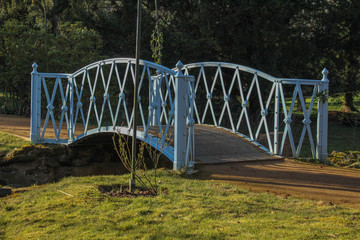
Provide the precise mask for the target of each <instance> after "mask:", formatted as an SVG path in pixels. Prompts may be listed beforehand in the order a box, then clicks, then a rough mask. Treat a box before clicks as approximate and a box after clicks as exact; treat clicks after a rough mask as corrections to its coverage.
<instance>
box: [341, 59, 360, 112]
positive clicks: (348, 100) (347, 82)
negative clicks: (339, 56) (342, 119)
mask: <svg viewBox="0 0 360 240" xmlns="http://www.w3.org/2000/svg"><path fill="white" fill-rule="evenodd" d="M352 81H354V78H353V74H352V72H351V62H350V61H346V64H345V79H344V82H343V84H344V85H343V86H344V91H345V93H344V98H343V105H342V107H341V109H340V111H341V112H354V111H358V110H357V109H356V108H355V106H354V100H353V94H352V91H353V89H352V87H353V86H352Z"/></svg>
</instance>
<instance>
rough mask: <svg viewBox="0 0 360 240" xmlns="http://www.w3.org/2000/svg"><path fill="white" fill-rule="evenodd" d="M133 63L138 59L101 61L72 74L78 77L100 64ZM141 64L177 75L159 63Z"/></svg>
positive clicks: (140, 61) (141, 63)
mask: <svg viewBox="0 0 360 240" xmlns="http://www.w3.org/2000/svg"><path fill="white" fill-rule="evenodd" d="M113 62H115V63H129V62H130V63H133V64H135V62H136V59H135V58H109V59H105V60H101V61H97V62H94V63H91V64H89V65H87V66H85V67H82V68H80V69H79V70H77V71H75V72H74V73H72V74H70V76H71V77H77V76H78V75H79V74H81V73H82V72H83V71H84V70H90V69H92V68H95V67H97V66H98V65H99V64H103V65H105V64H110V63H113ZM139 64H140V65H147V66H149V67H152V68H155V69H160V70H163V71H164V72H165V73H168V74H170V75H175V74H176V72H175V71H174V70H172V69H170V68H167V67H165V66H162V65H159V64H157V63H153V62H149V61H146V60H142V59H140V60H139Z"/></svg>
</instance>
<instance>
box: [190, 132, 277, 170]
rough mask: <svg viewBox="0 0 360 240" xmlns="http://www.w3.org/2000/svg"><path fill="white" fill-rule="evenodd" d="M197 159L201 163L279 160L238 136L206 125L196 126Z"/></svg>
mask: <svg viewBox="0 0 360 240" xmlns="http://www.w3.org/2000/svg"><path fill="white" fill-rule="evenodd" d="M195 158H196V160H198V161H199V163H225V162H241V161H253V160H275V159H279V158H278V157H275V156H272V155H269V154H268V153H266V152H264V151H263V150H261V149H260V148H259V147H257V146H255V145H254V144H252V143H250V142H249V141H247V140H245V139H243V138H242V137H240V136H238V135H236V134H233V133H231V132H228V131H226V130H223V129H220V128H216V127H211V126H204V125H195Z"/></svg>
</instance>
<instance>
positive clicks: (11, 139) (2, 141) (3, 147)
mask: <svg viewBox="0 0 360 240" xmlns="http://www.w3.org/2000/svg"><path fill="white" fill-rule="evenodd" d="M28 144H31V143H30V142H29V141H26V140H24V139H22V138H20V137H15V136H13V135H11V134H8V133H4V132H0V158H1V156H4V155H6V154H7V153H8V152H10V151H11V150H14V149H15V148H20V147H22V146H25V145H28Z"/></svg>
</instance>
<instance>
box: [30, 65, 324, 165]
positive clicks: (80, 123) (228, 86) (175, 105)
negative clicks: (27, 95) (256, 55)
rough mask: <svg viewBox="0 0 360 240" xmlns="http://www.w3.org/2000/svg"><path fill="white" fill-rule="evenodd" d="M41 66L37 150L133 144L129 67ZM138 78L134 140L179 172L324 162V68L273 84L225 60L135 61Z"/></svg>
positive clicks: (35, 84)
mask: <svg viewBox="0 0 360 240" xmlns="http://www.w3.org/2000/svg"><path fill="white" fill-rule="evenodd" d="M37 68H38V66H37V64H36V63H34V64H33V72H32V73H31V75H32V80H31V81H32V82H31V84H32V86H31V97H32V98H31V134H30V138H31V141H32V142H33V143H36V144H37V143H53V144H71V143H75V142H76V141H78V140H79V139H82V138H84V137H86V136H89V135H92V134H99V133H104V132H118V133H120V134H125V135H129V136H132V128H131V122H132V118H133V117H134V111H133V106H132V103H133V100H134V99H133V89H134V83H135V73H134V69H135V59H132V58H114V59H107V60H103V61H99V62H95V63H92V64H90V65H88V66H85V67H83V68H81V69H79V70H78V71H76V72H74V73H70V74H69V73H42V72H38V69H37ZM140 70H141V71H140V73H141V74H140V80H139V87H138V95H139V97H138V99H137V101H138V109H137V111H136V112H137V113H136V114H138V116H139V118H138V119H140V120H139V123H138V125H139V128H138V130H137V138H138V139H139V140H141V141H144V142H146V143H148V144H150V145H151V146H153V147H155V148H157V149H159V150H162V151H163V154H164V155H165V156H167V157H168V158H169V159H170V160H171V161H172V162H173V166H174V169H176V170H178V169H181V168H183V167H192V166H193V165H194V163H195V162H196V161H200V162H211V163H216V162H226V161H230V162H231V161H238V160H240V161H241V160H258V159H270V158H272V157H273V156H282V155H284V154H285V152H286V151H287V152H288V153H287V154H291V155H292V156H293V157H298V156H301V153H302V149H304V148H306V149H310V151H311V154H312V157H314V158H317V159H319V160H320V161H326V160H327V126H328V125H327V117H328V102H327V97H328V87H329V80H328V78H327V75H328V71H327V70H326V69H324V70H323V72H322V79H319V80H308V79H287V78H276V77H273V76H271V75H269V74H266V73H263V72H261V71H258V70H255V69H252V68H249V67H245V66H242V65H238V64H233V63H224V62H201V63H191V64H185V65H184V64H182V63H181V62H180V61H179V62H178V63H177V64H176V67H175V68H174V69H170V68H167V67H164V66H161V65H158V64H155V63H152V62H148V61H144V60H140ZM315 104H316V105H317V107H316V108H315V107H314V105H315ZM297 105H299V106H300V107H299V106H297ZM299 108H300V110H299ZM296 119H300V125H301V127H300V128H299V124H298V123H295V122H296V121H295V120H296ZM311 119H312V120H314V119H316V124H314V123H312V120H311ZM298 122H299V121H298ZM295 124H297V125H295ZM295 126H296V128H297V130H296V131H294V128H295ZM315 131H316V135H313V132H315ZM64 133H65V134H64ZM169 139H171V140H173V143H170V142H169ZM305 145H306V147H304V146H305Z"/></svg>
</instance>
